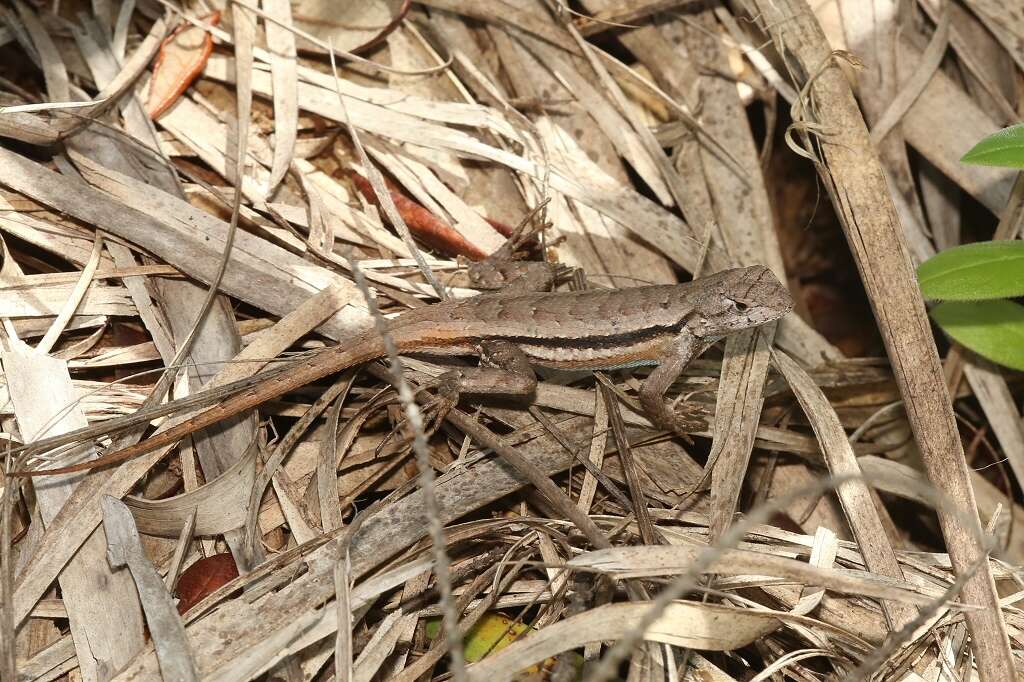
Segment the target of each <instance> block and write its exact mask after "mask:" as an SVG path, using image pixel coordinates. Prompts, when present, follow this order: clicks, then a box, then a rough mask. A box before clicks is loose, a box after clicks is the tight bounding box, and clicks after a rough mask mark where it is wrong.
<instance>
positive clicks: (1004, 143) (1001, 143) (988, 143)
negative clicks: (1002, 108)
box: [960, 123, 1024, 168]
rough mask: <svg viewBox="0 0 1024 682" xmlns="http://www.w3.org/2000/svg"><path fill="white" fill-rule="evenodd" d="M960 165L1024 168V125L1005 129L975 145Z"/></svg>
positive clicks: (1020, 124)
mask: <svg viewBox="0 0 1024 682" xmlns="http://www.w3.org/2000/svg"><path fill="white" fill-rule="evenodd" d="M960 163H973V164H976V165H979V166H1008V167H1010V168H1024V123H1018V124H1017V125H1013V126H1010V127H1009V128H1003V129H1002V130H999V131H997V132H994V133H992V134H991V135H989V136H988V137H986V138H983V139H982V140H981V142H979V143H978V144H976V145H974V147H973V148H972V149H971V151H969V152H967V153H966V154H964V155H963V158H961V159H960Z"/></svg>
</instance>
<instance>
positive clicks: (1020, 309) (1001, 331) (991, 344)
mask: <svg viewBox="0 0 1024 682" xmlns="http://www.w3.org/2000/svg"><path fill="white" fill-rule="evenodd" d="M932 317H933V318H934V319H935V321H936V322H937V323H938V324H939V326H940V327H942V329H943V331H945V332H946V333H947V334H949V335H950V336H951V337H952V338H954V339H955V340H956V341H958V342H959V343H961V344H962V345H964V346H966V347H967V348H970V349H971V350H973V351H974V352H975V353H977V354H978V355H981V356H982V357H986V358H988V359H989V360H992V361H993V362H998V363H999V364H1000V365H1005V366H1007V367H1012V368H1013V369H1019V370H1024V306H1022V305H1019V304H1017V303H1014V302H1013V301H977V302H974V303H966V302H962V301H950V302H946V303H940V304H939V305H937V306H935V307H934V308H932Z"/></svg>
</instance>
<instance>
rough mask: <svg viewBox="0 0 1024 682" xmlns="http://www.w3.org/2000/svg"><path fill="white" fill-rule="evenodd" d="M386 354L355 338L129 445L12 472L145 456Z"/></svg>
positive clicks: (61, 470) (68, 470)
mask: <svg viewBox="0 0 1024 682" xmlns="http://www.w3.org/2000/svg"><path fill="white" fill-rule="evenodd" d="M384 354H385V353H384V346H383V344H382V343H381V342H380V340H379V339H378V338H377V337H375V336H374V337H370V336H365V337H363V338H362V339H356V340H355V341H354V342H353V343H352V344H350V345H348V346H346V347H345V348H344V349H343V348H341V347H335V348H331V349H329V350H327V351H325V352H324V353H320V354H318V355H316V356H315V357H314V358H311V359H308V360H304V361H301V364H300V365H299V366H298V367H291V368H290V371H286V372H275V373H274V374H272V375H271V376H269V377H268V378H267V380H266V381H265V382H261V383H259V384H254V385H253V386H250V387H249V388H247V389H245V390H244V391H242V392H241V393H237V394H235V395H233V396H231V397H230V398H227V399H226V400H224V401H222V402H220V403H217V404H216V405H214V406H213V407H210V408H208V409H206V410H204V411H203V412H200V413H199V414H196V415H194V416H192V417H189V418H188V419H186V420H185V421H183V422H180V423H178V424H176V425H174V426H171V427H170V428H168V429H167V430H166V431H161V432H158V433H156V434H154V435H152V436H150V437H149V438H147V439H146V440H143V441H140V442H138V443H136V444H135V445H130V446H128V447H126V448H122V449H120V450H116V451H114V452H111V453H109V454H107V455H103V456H102V457H98V458H96V459H92V460H89V461H86V462H80V463H78V464H71V465H68V466H63V467H55V468H53V469H38V470H34V471H33V470H28V471H12V472H10V475H11V476H24V477H31V476H56V475H58V474H72V473H75V472H78V471H87V470H90V469H98V468H100V467H105V466H109V465H111V464H117V463H119V462H123V461H125V460H128V459H131V458H133V457H137V456H139V455H144V454H146V453H147V452H152V451H153V450H156V449H157V448H160V447H163V446H165V445H171V444H173V443H176V442H178V441H179V440H181V439H182V438H184V437H185V436H188V435H189V434H191V433H194V432H196V431H199V430H200V429H204V428H206V427H207V426H211V425H213V424H216V423H217V422H220V421H222V420H224V419H227V418H228V417H233V416H235V415H236V414H241V413H242V412H245V411H246V410H249V409H252V408H254V407H256V406H258V405H261V404H263V403H265V402H267V401H268V400H273V399H274V398H277V397H280V396H282V395H284V394H285V393H288V392H289V391H294V390H296V389H298V388H302V387H303V386H305V385H307V384H309V383H312V382H314V381H316V380H318V379H322V378H323V377H325V376H328V375H331V374H334V373H335V372H340V371H341V370H344V369H348V368H349V367H355V366H356V365H360V364H362V363H364V362H369V361H370V360H375V359H377V358H379V357H382V356H383V355H384Z"/></svg>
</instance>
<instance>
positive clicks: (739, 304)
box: [732, 301, 750, 313]
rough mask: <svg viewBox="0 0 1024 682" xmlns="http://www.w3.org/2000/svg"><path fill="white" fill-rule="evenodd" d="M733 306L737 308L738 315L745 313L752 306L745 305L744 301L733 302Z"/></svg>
mask: <svg viewBox="0 0 1024 682" xmlns="http://www.w3.org/2000/svg"><path fill="white" fill-rule="evenodd" d="M732 305H733V307H734V308H736V312H738V313H745V312H747V310H748V309H749V308H750V306H749V305H747V304H746V303H744V302H743V301H733V302H732Z"/></svg>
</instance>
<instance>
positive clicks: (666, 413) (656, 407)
mask: <svg viewBox="0 0 1024 682" xmlns="http://www.w3.org/2000/svg"><path fill="white" fill-rule="evenodd" d="M718 338H719V337H713V338H700V337H697V336H695V335H694V334H693V332H691V331H690V330H689V329H686V328H685V327H684V328H683V330H682V331H681V332H679V335H678V336H676V337H675V338H674V339H673V340H672V342H671V343H670V344H669V346H668V348H666V349H665V351H664V354H663V356H662V358H661V361H660V362H659V363H658V366H657V368H655V370H654V371H653V372H651V373H650V375H649V376H648V377H647V380H646V381H644V383H643V386H641V387H640V404H641V405H642V406H643V408H644V412H645V413H646V414H647V416H648V417H650V419H651V421H652V422H654V424H655V425H657V426H660V427H661V428H663V429H666V430H668V431H672V432H675V433H678V434H686V433H690V432H692V431H695V430H698V429H702V428H704V427H706V426H707V423H706V422H704V420H702V419H694V418H691V417H687V416H685V415H682V414H679V413H678V412H676V411H675V409H674V408H673V406H672V403H670V402H668V401H667V400H665V392H666V391H668V389H669V388H670V387H671V386H672V384H673V382H675V380H676V379H678V378H679V375H680V374H682V373H683V371H684V370H685V369H686V367H687V366H688V365H689V364H690V362H691V361H692V360H693V359H694V358H695V357H697V356H698V355H700V354H701V353H703V352H704V351H706V350H707V349H708V348H710V347H711V345H712V344H714V343H715V341H717V340H718Z"/></svg>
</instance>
